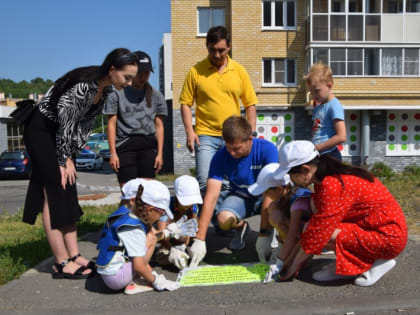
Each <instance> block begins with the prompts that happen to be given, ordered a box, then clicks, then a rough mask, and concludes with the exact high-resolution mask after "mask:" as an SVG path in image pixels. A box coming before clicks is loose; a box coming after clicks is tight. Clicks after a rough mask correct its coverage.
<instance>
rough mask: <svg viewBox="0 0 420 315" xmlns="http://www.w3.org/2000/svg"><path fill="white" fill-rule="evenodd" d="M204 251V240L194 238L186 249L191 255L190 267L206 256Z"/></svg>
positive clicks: (195, 265)
mask: <svg viewBox="0 0 420 315" xmlns="http://www.w3.org/2000/svg"><path fill="white" fill-rule="evenodd" d="M206 252H207V250H206V242H205V241H203V240H199V239H198V238H196V239H194V242H193V243H192V245H191V247H190V248H189V249H188V253H189V254H190V256H191V262H190V267H197V266H198V264H199V263H200V261H202V260H203V258H204V256H206Z"/></svg>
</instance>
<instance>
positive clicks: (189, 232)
mask: <svg viewBox="0 0 420 315" xmlns="http://www.w3.org/2000/svg"><path fill="white" fill-rule="evenodd" d="M186 220H187V216H185V215H184V216H182V217H181V219H179V220H178V221H176V222H175V223H171V224H169V225H168V226H167V227H166V229H164V230H163V231H162V233H163V236H164V238H171V237H173V238H176V239H178V238H179V237H180V236H190V237H194V236H195V234H196V233H197V231H198V223H197V220H196V219H195V218H193V219H189V220H188V221H186Z"/></svg>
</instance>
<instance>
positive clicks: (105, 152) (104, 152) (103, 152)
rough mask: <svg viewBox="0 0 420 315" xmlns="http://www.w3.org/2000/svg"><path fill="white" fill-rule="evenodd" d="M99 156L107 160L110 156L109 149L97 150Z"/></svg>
mask: <svg viewBox="0 0 420 315" xmlns="http://www.w3.org/2000/svg"><path fill="white" fill-rule="evenodd" d="M99 156H100V157H102V158H103V159H104V161H108V160H109V159H110V158H111V152H110V151H109V149H103V150H101V151H99Z"/></svg>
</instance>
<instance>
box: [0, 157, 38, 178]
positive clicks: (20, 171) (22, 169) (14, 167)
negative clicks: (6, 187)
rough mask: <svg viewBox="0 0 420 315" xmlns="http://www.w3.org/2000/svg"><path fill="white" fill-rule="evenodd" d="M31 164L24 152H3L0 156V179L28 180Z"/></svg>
mask: <svg viewBox="0 0 420 315" xmlns="http://www.w3.org/2000/svg"><path fill="white" fill-rule="evenodd" d="M31 170H32V163H31V160H30V159H29V155H28V153H27V152H25V151H5V152H3V153H2V154H1V155H0V177H1V178H9V177H19V178H29V176H30V174H31Z"/></svg>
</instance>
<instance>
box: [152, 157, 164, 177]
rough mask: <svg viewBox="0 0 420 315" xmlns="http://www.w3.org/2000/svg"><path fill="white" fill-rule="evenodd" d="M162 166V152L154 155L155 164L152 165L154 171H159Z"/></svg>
mask: <svg viewBox="0 0 420 315" xmlns="http://www.w3.org/2000/svg"><path fill="white" fill-rule="evenodd" d="M162 166H163V157H162V154H158V155H156V158H155V164H154V165H153V167H154V168H155V173H159V171H160V170H161V169H162Z"/></svg>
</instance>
